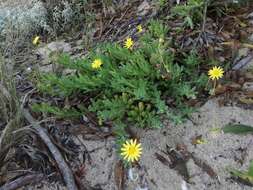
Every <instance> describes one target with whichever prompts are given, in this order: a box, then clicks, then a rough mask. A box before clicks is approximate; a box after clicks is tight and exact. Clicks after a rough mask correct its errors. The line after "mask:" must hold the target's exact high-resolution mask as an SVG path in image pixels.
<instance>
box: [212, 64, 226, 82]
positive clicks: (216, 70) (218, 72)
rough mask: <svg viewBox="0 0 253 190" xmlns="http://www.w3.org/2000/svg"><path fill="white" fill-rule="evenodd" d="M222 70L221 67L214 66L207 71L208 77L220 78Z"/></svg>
mask: <svg viewBox="0 0 253 190" xmlns="http://www.w3.org/2000/svg"><path fill="white" fill-rule="evenodd" d="M223 74H224V70H223V69H222V68H221V67H217V66H214V67H213V68H212V69H210V70H209V71H208V75H209V78H210V79H212V80H216V79H220V78H222V77H223Z"/></svg>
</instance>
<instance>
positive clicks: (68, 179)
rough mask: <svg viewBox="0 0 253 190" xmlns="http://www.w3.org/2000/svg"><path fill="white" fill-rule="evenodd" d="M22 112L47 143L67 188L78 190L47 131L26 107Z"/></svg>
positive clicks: (70, 172) (69, 170)
mask: <svg viewBox="0 0 253 190" xmlns="http://www.w3.org/2000/svg"><path fill="white" fill-rule="evenodd" d="M23 114H24V117H25V118H26V120H27V121H28V122H29V123H31V125H32V126H33V128H34V129H35V130H36V132H37V133H38V135H39V136H40V138H41V139H42V140H43V142H44V143H45V144H46V145H47V147H48V149H49V150H50V152H51V154H52V155H53V157H54V159H55V160H56V162H57V164H58V166H59V169H60V170H61V173H62V176H63V178H64V181H65V183H66V185H67V188H68V189H69V190H78V188H77V186H76V183H75V179H74V176H73V173H72V171H71V169H70V168H69V166H68V165H67V163H66V162H65V161H64V158H63V157H62V155H61V153H60V151H59V150H58V149H57V148H56V146H55V145H54V144H53V143H52V141H51V140H50V138H49V135H48V134H47V131H46V130H45V129H44V128H42V127H41V126H40V125H39V124H38V123H37V122H36V121H35V119H34V118H33V117H32V115H31V114H30V113H29V111H28V110H27V109H23Z"/></svg>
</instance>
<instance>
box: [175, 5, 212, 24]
mask: <svg viewBox="0 0 253 190" xmlns="http://www.w3.org/2000/svg"><path fill="white" fill-rule="evenodd" d="M207 1H208V0H207ZM204 4H205V0H188V1H187V2H186V3H184V4H179V5H176V6H175V7H173V8H172V13H173V14H174V15H177V16H179V17H182V18H183V19H184V25H185V26H187V27H190V28H191V29H193V27H194V25H195V23H199V22H201V21H202V19H203V16H204V15H203V11H204Z"/></svg>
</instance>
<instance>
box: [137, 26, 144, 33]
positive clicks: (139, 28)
mask: <svg viewBox="0 0 253 190" xmlns="http://www.w3.org/2000/svg"><path fill="white" fill-rule="evenodd" d="M137 31H138V33H141V32H142V31H143V29H142V26H141V25H140V24H139V25H138V26H137Z"/></svg>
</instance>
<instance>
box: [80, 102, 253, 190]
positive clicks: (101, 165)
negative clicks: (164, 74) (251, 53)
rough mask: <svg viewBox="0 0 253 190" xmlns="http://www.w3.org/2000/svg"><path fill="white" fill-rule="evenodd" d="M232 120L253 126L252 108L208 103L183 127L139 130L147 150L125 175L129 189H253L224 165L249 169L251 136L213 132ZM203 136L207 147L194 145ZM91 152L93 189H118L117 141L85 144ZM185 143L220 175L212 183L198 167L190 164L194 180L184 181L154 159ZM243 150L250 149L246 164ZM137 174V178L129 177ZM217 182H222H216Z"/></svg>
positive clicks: (252, 147) (252, 155) (89, 172)
mask: <svg viewBox="0 0 253 190" xmlns="http://www.w3.org/2000/svg"><path fill="white" fill-rule="evenodd" d="M230 122H233V123H234V122H235V123H242V124H246V125H252V124H253V110H245V109H242V108H239V107H234V106H229V107H220V106H219V105H218V103H217V99H213V100H209V101H208V102H207V103H206V104H205V105H204V106H203V107H201V108H200V109H199V110H198V112H196V113H194V114H193V115H192V121H190V120H188V121H187V122H186V123H184V124H182V125H180V126H173V125H167V126H166V127H165V128H163V129H160V130H149V131H143V130H142V131H138V135H139V136H140V137H141V143H142V146H143V155H142V158H141V161H140V166H139V167H138V168H137V167H136V168H133V169H131V171H132V172H129V171H126V176H127V180H126V181H125V189H126V190H187V189H188V190H205V189H206V190H214V189H219V190H250V189H252V187H249V186H246V185H243V184H241V183H237V182H235V181H233V180H231V179H230V177H231V176H230V174H229V172H228V171H227V169H226V167H232V168H236V169H239V170H246V169H247V168H248V166H249V161H250V160H251V159H252V158H253V139H252V136H251V135H246V136H237V135H230V134H222V133H214V132H212V130H211V129H214V128H221V127H223V126H224V125H225V124H228V123H230ZM196 135H202V138H203V139H204V140H205V143H203V144H198V145H196V146H194V145H192V143H191V141H192V140H191V139H192V137H195V136H196ZM83 142H84V143H85V145H86V146H87V148H88V149H89V150H95V151H93V152H92V153H91V158H92V164H90V165H87V167H86V179H87V180H88V181H89V182H91V184H92V185H93V186H95V185H97V186H100V187H101V188H102V189H104V190H116V189H117V187H116V185H115V176H114V168H115V164H116V163H117V161H118V157H117V154H116V152H115V151H116V150H115V144H114V140H113V139H107V140H104V141H83ZM177 143H184V144H185V145H186V146H187V148H188V151H190V152H194V153H195V154H194V155H196V156H197V157H198V158H200V159H202V160H203V161H204V162H206V163H207V164H208V165H210V166H211V167H212V169H213V170H214V171H215V172H216V174H217V175H218V179H219V180H216V179H212V178H211V177H210V176H209V175H207V173H206V172H204V171H203V170H202V169H201V168H199V167H198V166H196V165H195V164H194V162H193V161H192V160H189V161H188V162H187V169H188V171H189V174H190V176H191V177H190V181H189V183H186V182H185V181H184V179H183V178H182V176H181V175H179V174H178V173H177V171H175V170H173V169H170V168H169V167H168V166H166V165H164V164H163V163H161V162H160V161H159V160H157V158H156V157H155V153H156V152H158V153H161V152H160V151H159V150H165V147H166V145H168V146H171V147H175V145H176V144H177ZM242 149H245V150H246V153H247V154H246V156H245V159H244V160H243V163H239V162H238V160H240V159H241V158H242V157H243V155H242V154H243V151H241V150H242ZM131 175H133V176H134V177H133V178H134V179H132V180H130V178H129V177H131ZM218 181H219V182H218Z"/></svg>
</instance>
